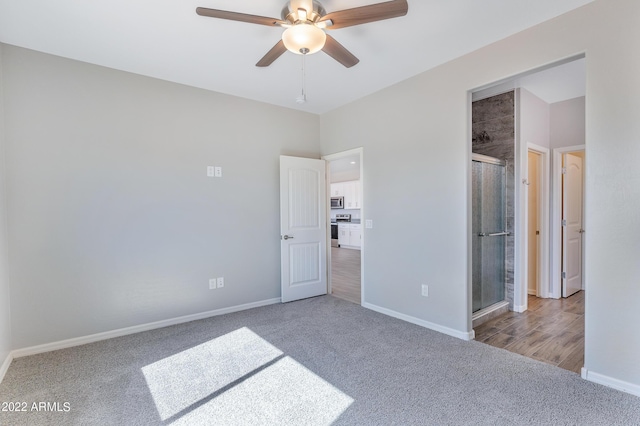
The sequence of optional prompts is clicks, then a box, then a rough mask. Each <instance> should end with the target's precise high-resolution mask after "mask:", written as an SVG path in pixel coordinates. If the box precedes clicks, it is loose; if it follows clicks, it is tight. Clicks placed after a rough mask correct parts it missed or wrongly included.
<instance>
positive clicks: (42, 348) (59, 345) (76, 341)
mask: <svg viewBox="0 0 640 426" xmlns="http://www.w3.org/2000/svg"><path fill="white" fill-rule="evenodd" d="M280 302H281V299H280V298H279V297H278V298H275V299H267V300H261V301H259V302H252V303H246V304H244V305H237V306H231V307H228V308H222V309H215V310H213V311H207V312H201V313H199V314H192V315H185V316H182V317H177V318H171V319H167V320H162V321H156V322H151V323H147V324H141V325H135V326H133V327H126V328H120V329H118V330H112V331H106V332H104V333H96V334H90V335H88V336H83V337H76V338H73V339H67V340H61V341H58V342H52V343H46V344H44V345H37V346H30V347H27V348H22V349H16V350H14V351H12V352H11V354H10V355H9V357H10V358H11V359H13V358H20V357H23V356H29V355H36V354H40V353H44V352H50V351H56V350H58V349H66V348H71V347H73V346H80V345H85V344H87V343H93V342H98V341H100V340H106V339H112V338H114V337H120V336H126V335H129V334H135V333H140V332H142V331H149V330H155V329H157V328H162V327H168V326H170V325H176V324H182V323H185V322H190V321H196V320H200V319H205V318H209V317H214V316H217V315H224V314H230V313H232V312H238V311H244V310H246V309H251V308H259V307H260V306H267V305H273V304H276V303H280ZM10 362H11V361H9V363H10ZM5 363H6V361H5ZM8 367H9V365H8V363H7V368H8ZM3 368H4V364H3ZM1 372H2V370H0V373H1ZM0 381H1V380H0Z"/></svg>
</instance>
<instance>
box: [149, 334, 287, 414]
mask: <svg viewBox="0 0 640 426" xmlns="http://www.w3.org/2000/svg"><path fill="white" fill-rule="evenodd" d="M281 355H282V352H281V351H280V350H278V349H277V348H276V347H274V346H273V345H271V344H269V343H268V342H266V341H265V340H264V339H262V338H261V337H260V336H258V335H257V334H255V333H254V332H252V331H251V330H249V329H248V328H246V327H244V328H240V329H238V330H235V331H233V332H231V333H228V334H225V335H224V336H221V337H218V338H216V339H213V340H210V341H208V342H206V343H203V344H201V345H198V346H195V347H193V348H189V349H187V350H185V351H183V352H180V353H177V354H175V355H173V356H170V357H167V358H164V359H161V360H160V361H157V362H154V363H153V364H149V365H147V366H145V367H143V368H142V373H143V374H144V377H145V379H146V381H147V386H148V387H149V391H150V392H151V395H152V396H153V400H154V402H155V404H156V407H157V409H158V413H159V414H160V418H161V419H162V420H166V419H168V418H170V417H172V416H175V415H176V414H178V413H180V412H181V411H183V410H185V409H188V408H189V407H190V406H192V405H193V404H196V403H198V402H199V401H201V400H202V399H204V398H207V397H209V396H210V395H212V394H214V393H215V392H217V391H219V390H220V389H222V388H224V387H225V386H227V385H229V384H231V383H233V382H234V381H236V380H238V379H240V378H242V377H244V376H246V375H247V374H249V373H251V372H252V371H254V370H256V369H257V368H260V367H261V366H263V365H264V364H266V363H268V362H270V361H273V360H274V359H276V358H277V357H279V356H281Z"/></svg>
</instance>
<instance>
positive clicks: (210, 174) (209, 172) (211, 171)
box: [207, 166, 215, 177]
mask: <svg viewBox="0 0 640 426" xmlns="http://www.w3.org/2000/svg"><path fill="white" fill-rule="evenodd" d="M214 174H215V168H214V167H213V166H207V176H208V177H213V176H214Z"/></svg>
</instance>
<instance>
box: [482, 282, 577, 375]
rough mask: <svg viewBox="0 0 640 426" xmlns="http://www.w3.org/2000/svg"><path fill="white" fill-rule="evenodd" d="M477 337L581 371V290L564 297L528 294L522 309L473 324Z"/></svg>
mask: <svg viewBox="0 0 640 426" xmlns="http://www.w3.org/2000/svg"><path fill="white" fill-rule="evenodd" d="M475 332H476V340H477V341H479V342H484V343H486V344H489V345H491V346H496V347H498V348H503V349H507V350H509V351H511V352H515V353H518V354H520V355H524V356H527V357H529V358H534V359H537V360H539V361H543V362H546V363H548V364H552V365H555V366H557V367H560V368H564V369H565V370H570V371H573V372H575V373H578V374H580V369H581V368H582V367H583V365H584V292H583V291H580V292H578V293H576V294H574V295H572V296H570V297H568V298H566V299H540V298H537V297H535V296H529V309H528V310H527V311H526V312H524V313H521V314H519V313H516V312H507V313H505V314H503V315H501V316H499V317H496V318H494V319H492V320H490V321H487V322H485V323H484V324H481V325H479V326H478V327H476V328H475Z"/></svg>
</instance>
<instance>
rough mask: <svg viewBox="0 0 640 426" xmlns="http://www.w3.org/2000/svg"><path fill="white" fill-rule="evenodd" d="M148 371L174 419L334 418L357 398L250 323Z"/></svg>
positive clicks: (169, 420)
mask: <svg viewBox="0 0 640 426" xmlns="http://www.w3.org/2000/svg"><path fill="white" fill-rule="evenodd" d="M142 373H143V375H144V377H145V380H146V382H147V386H148V388H149V391H150V393H151V396H152V397H153V400H154V402H155V405H156V408H157V410H158V414H159V415H160V418H161V420H162V421H164V422H166V423H165V424H171V425H193V424H225V425H228V424H231V425H232V424H238V425H247V424H251V423H257V424H269V425H276V424H289V425H290V424H308V425H329V424H331V423H333V422H334V421H335V420H336V419H337V418H338V417H340V415H341V414H342V413H343V412H344V411H345V410H346V409H347V408H348V407H349V406H350V405H351V404H352V403H353V401H354V400H353V399H352V398H351V397H349V396H348V395H346V394H345V393H343V392H342V391H340V390H339V389H337V388H336V387H334V386H333V385H331V384H330V383H328V382H327V381H325V380H323V379H322V378H320V377H319V376H317V375H316V374H315V373H313V372H312V371H310V370H308V369H307V368H305V367H304V366H303V365H301V364H300V363H298V362H296V361H295V360H293V359H292V358H290V357H288V356H284V354H283V352H282V351H280V350H279V349H278V348H276V347H275V346H273V345H271V344H270V343H269V342H267V341H266V340H264V339H262V338H261V337H260V336H258V335H257V334H256V333H254V332H253V331H251V330H250V329H248V328H246V327H243V328H240V329H238V330H235V331H233V332H230V333H228V334H225V335H224V336H221V337H218V338H216V339H213V340H210V341H208V342H206V343H203V344H201V345H198V346H194V347H193V348H189V349H187V350H185V351H182V352H180V353H177V354H175V355H172V356H170V357H167V358H163V359H161V360H159V361H157V362H154V363H153V364H149V365H147V366H145V367H143V368H142Z"/></svg>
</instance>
